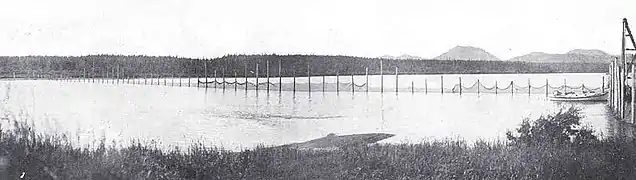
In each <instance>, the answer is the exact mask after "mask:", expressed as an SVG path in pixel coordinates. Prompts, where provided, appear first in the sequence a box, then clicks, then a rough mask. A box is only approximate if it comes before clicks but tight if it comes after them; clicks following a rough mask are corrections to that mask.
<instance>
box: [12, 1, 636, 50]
mask: <svg viewBox="0 0 636 180" xmlns="http://www.w3.org/2000/svg"><path fill="white" fill-rule="evenodd" d="M628 7H631V8H632V9H631V10H630V11H628ZM634 7H636V1H634V0H603V1H600V0H533V1H525V0H524V1H520V0H479V1H474V0H473V1H471V0H391V1H379V0H377V1H376V0H315V1H305V0H273V1H264V0H231V1H213V0H55V1H53V0H0V55H2V56H21V55H71V56H78V55H89V54H125V55H171V56H181V57H193V58H212V57H219V56H223V55H226V54H272V53H275V54H317V55H351V56H364V57H378V56H383V55H393V56H398V55H402V54H409V55H415V56H420V57H425V58H433V57H435V56H437V55H439V54H442V53H444V52H446V51H447V50H449V49H450V48H453V47H455V46H458V45H461V46H474V47H480V48H483V49H485V50H486V51H488V52H490V53H492V54H493V55H495V56H497V57H499V58H500V59H509V58H512V57H515V56H520V55H524V54H527V53H531V52H546V53H565V52H567V51H569V50H572V49H600V50H603V51H605V52H608V53H612V54H618V53H619V52H620V37H619V34H620V33H621V31H622V29H621V27H620V26H621V21H622V18H624V17H625V18H627V19H628V20H630V19H631V20H633V21H632V24H633V25H631V27H632V28H633V29H635V30H636V10H634V9H633V8H634Z"/></svg>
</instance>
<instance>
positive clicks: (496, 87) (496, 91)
mask: <svg viewBox="0 0 636 180" xmlns="http://www.w3.org/2000/svg"><path fill="white" fill-rule="evenodd" d="M498 92H499V86H498V85H497V80H495V94H497V93H498Z"/></svg>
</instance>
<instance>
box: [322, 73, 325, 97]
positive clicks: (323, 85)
mask: <svg viewBox="0 0 636 180" xmlns="http://www.w3.org/2000/svg"><path fill="white" fill-rule="evenodd" d="M322 92H323V93H324V92H325V75H322Z"/></svg>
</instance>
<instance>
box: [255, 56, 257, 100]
mask: <svg viewBox="0 0 636 180" xmlns="http://www.w3.org/2000/svg"><path fill="white" fill-rule="evenodd" d="M255 74H256V85H255V86H256V92H257V93H258V61H257V62H256V72H255Z"/></svg>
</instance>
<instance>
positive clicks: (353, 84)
mask: <svg viewBox="0 0 636 180" xmlns="http://www.w3.org/2000/svg"><path fill="white" fill-rule="evenodd" d="M355 91H356V83H355V81H354V80H353V72H352V73H351V93H354V92H355Z"/></svg>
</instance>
